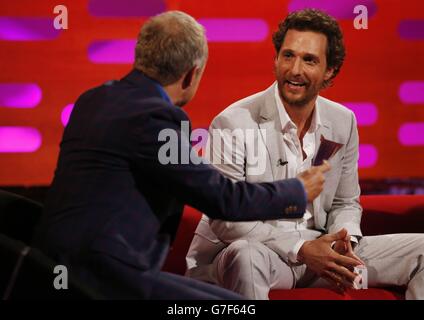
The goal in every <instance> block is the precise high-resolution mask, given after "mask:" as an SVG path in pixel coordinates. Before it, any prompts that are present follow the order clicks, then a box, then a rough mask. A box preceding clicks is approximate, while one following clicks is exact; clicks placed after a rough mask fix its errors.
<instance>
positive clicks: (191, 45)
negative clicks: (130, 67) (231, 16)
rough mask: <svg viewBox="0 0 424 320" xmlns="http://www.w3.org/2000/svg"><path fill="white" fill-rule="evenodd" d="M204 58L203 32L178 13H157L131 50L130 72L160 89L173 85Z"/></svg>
mask: <svg viewBox="0 0 424 320" xmlns="http://www.w3.org/2000/svg"><path fill="white" fill-rule="evenodd" d="M207 55H208V46H207V41H206V38H205V29H204V28H203V26H201V25H200V24H199V23H198V22H197V21H196V20H194V18H193V17H191V16H189V15H188V14H186V13H184V12H181V11H168V12H165V13H161V14H159V15H157V16H154V17H153V18H150V19H149V20H148V21H146V22H145V23H144V25H143V27H142V28H141V30H140V33H139V34H138V38H137V45H136V47H135V62H134V68H135V69H137V70H140V71H141V72H143V73H144V74H145V75H147V76H148V77H150V78H152V79H154V80H156V81H158V82H159V83H160V84H162V85H164V86H165V85H169V84H172V83H174V82H176V81H177V80H178V79H180V78H181V76H182V75H183V74H184V73H185V72H187V71H189V70H190V69H191V68H193V67H194V66H195V65H199V67H203V65H204V63H206V59H207Z"/></svg>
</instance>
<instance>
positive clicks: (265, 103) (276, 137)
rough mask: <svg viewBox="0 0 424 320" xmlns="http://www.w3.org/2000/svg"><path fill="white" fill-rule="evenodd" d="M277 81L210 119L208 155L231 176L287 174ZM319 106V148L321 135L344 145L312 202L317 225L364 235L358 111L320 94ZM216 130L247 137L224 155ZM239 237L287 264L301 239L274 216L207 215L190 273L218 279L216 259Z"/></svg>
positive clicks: (227, 140) (259, 178)
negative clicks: (226, 217)
mask: <svg viewBox="0 0 424 320" xmlns="http://www.w3.org/2000/svg"><path fill="white" fill-rule="evenodd" d="M274 86H275V83H274V84H273V85H272V86H271V87H269V88H268V89H267V90H265V91H263V92H259V93H257V94H255V95H252V96H250V97H247V98H245V99H242V100H240V101H237V102H236V103H234V104H232V105H231V106H229V107H228V108H226V109H225V110H224V111H223V112H221V113H220V114H219V115H218V116H217V117H216V118H215V119H214V120H213V121H212V124H211V126H210V129H209V131H210V138H209V140H208V148H207V150H208V151H209V152H208V153H207V157H208V158H209V160H210V161H211V162H212V164H213V165H214V166H215V167H216V168H217V169H218V170H220V171H221V172H222V173H224V174H225V175H226V176H228V177H230V178H232V179H233V180H244V181H248V182H269V181H274V180H278V179H285V178H287V172H286V170H287V166H284V165H282V163H284V161H285V159H286V154H285V148H284V145H283V144H284V139H283V133H282V129H281V122H280V119H279V114H278V110H277V104H276V101H275V95H274ZM315 108H316V111H317V112H319V116H320V119H321V123H322V126H320V128H319V129H318V131H317V133H316V147H317V148H316V150H318V147H319V143H320V137H321V135H323V136H324V137H325V138H326V139H329V140H332V141H335V142H338V143H341V144H343V147H342V148H341V149H340V150H339V151H338V152H337V153H336V154H335V156H333V157H332V158H331V159H330V161H329V162H330V165H331V170H330V171H329V172H328V173H327V174H326V182H325V185H324V191H323V192H322V193H321V195H320V196H319V197H317V198H316V199H315V200H314V202H313V206H312V207H313V209H312V211H313V212H312V214H313V216H314V223H315V228H316V229H317V230H319V231H321V232H325V233H333V232H337V231H339V230H340V229H341V228H346V229H347V230H348V232H349V234H350V235H354V236H357V237H360V236H362V234H361V230H360V222H361V214H362V208H361V206H360V204H359V195H360V188H359V184H358V166H357V163H358V131H357V126H356V119H355V116H354V114H353V112H352V111H350V110H349V109H347V108H345V107H343V106H342V105H340V104H338V103H335V102H332V101H330V100H328V99H325V98H323V97H320V96H318V98H317V100H316V104H315ZM214 129H215V133H216V130H217V129H230V130H227V132H226V133H225V132H224V133H222V132H221V135H220V136H219V137H220V139H222V140H223V145H224V146H225V145H227V146H228V145H229V144H232V142H231V141H232V140H233V139H234V135H236V136H237V138H239V139H244V141H243V143H237V144H236V147H235V148H233V150H231V152H232V154H226V152H225V151H226V150H225V149H224V152H222V147H221V146H219V145H218V147H217V146H216V145H214V143H213V142H214V141H213V140H214V139H215V140H216V139H217V137H218V135H216V134H212V132H213V131H214ZM236 129H237V130H236ZM240 129H241V130H240ZM231 130H235V131H232V132H233V135H231V134H230V131H231ZM249 130H250V132H253V134H254V136H255V137H254V138H255V139H253V140H252V139H250V140H249V139H248V138H249V136H248V135H247V134H243V132H248V131H249ZM234 132H235V133H234ZM248 140H249V141H248ZM252 141H254V143H252ZM229 159H230V160H232V161H228V160H229ZM249 159H250V161H249ZM252 159H256V160H257V161H256V165H252V163H253V162H254V161H252ZM258 159H259V160H258ZM218 160H227V162H231V163H217V162H220V161H218ZM221 162H224V161H221ZM238 239H254V240H256V241H260V242H262V243H263V244H265V245H266V246H268V247H269V248H271V249H272V250H274V251H275V252H276V253H277V254H278V255H279V256H280V257H281V258H282V259H283V260H285V261H286V262H287V263H289V264H290V261H289V259H288V253H289V251H290V250H291V249H292V248H293V246H294V245H295V244H296V242H297V241H298V239H297V238H293V237H291V236H290V233H288V232H284V230H281V229H280V228H276V225H275V221H251V222H227V221H222V220H210V219H209V218H207V217H206V216H205V215H203V217H202V219H201V221H200V223H199V225H198V227H197V229H196V232H195V236H194V238H193V241H192V243H191V246H190V249H189V251H188V254H187V259H186V260H187V267H188V269H187V275H189V276H191V277H194V278H197V279H200V280H205V281H209V282H216V280H215V270H213V267H212V262H213V259H214V258H215V256H216V255H217V254H218V253H219V252H220V251H221V250H222V249H223V248H225V247H226V246H227V245H228V244H230V243H231V242H233V241H235V240H238Z"/></svg>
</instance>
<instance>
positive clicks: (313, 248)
mask: <svg viewBox="0 0 424 320" xmlns="http://www.w3.org/2000/svg"><path fill="white" fill-rule="evenodd" d="M346 237H347V231H346V229H342V230H340V231H339V232H337V233H334V234H327V235H325V236H322V237H320V238H318V239H316V240H312V241H306V242H305V243H304V244H303V246H302V247H301V248H300V250H299V252H298V260H299V261H301V262H303V263H305V264H306V265H307V267H308V268H309V269H311V270H312V271H313V272H315V273H316V274H317V275H318V276H320V277H322V278H324V279H327V280H328V281H330V283H333V284H335V285H336V287H337V288H339V289H341V290H344V289H345V288H351V287H352V286H353V281H354V280H355V278H356V276H357V274H355V273H353V272H352V271H351V270H353V268H354V267H355V266H358V265H361V264H362V263H361V262H360V260H359V261H358V260H357V259H354V258H351V257H348V256H343V255H341V254H339V253H337V252H336V251H335V250H333V249H332V248H331V244H332V242H333V241H338V240H343V241H344V239H346ZM349 239H350V238H349Z"/></svg>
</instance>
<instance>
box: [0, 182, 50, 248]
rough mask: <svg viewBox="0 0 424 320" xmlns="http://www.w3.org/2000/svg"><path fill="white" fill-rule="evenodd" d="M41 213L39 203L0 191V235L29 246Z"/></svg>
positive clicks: (41, 208)
mask: <svg viewBox="0 0 424 320" xmlns="http://www.w3.org/2000/svg"><path fill="white" fill-rule="evenodd" d="M42 211H43V206H42V205H41V204H40V203H38V202H35V201H33V200H30V199H27V198H25V197H22V196H19V195H17V194H14V193H11V192H7V191H4V190H0V233H3V234H5V235H7V236H9V237H10V238H13V239H17V240H20V241H22V242H24V243H27V244H30V242H31V239H32V236H33V232H34V228H35V225H36V224H37V222H38V221H39V219H40V217H41V214H42Z"/></svg>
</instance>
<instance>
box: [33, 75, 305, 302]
mask: <svg viewBox="0 0 424 320" xmlns="http://www.w3.org/2000/svg"><path fill="white" fill-rule="evenodd" d="M181 121H189V119H188V117H187V115H186V113H185V112H184V111H183V110H182V109H181V108H179V107H176V106H174V105H172V104H171V103H170V102H169V100H168V99H167V96H166V94H165V93H164V91H163V89H162V88H161V87H160V86H159V84H158V83H156V82H155V81H153V80H151V79H149V78H147V77H146V76H144V75H143V74H142V73H140V72H139V71H136V70H133V71H132V72H130V73H129V74H128V75H127V76H126V77H124V78H123V79H122V80H120V81H110V82H108V83H106V84H104V85H102V86H100V87H97V88H94V89H91V90H89V91H87V92H85V93H84V94H82V95H81V97H80V98H79V99H78V101H77V102H76V104H75V107H74V110H73V112H72V114H71V117H70V120H69V123H68V125H67V127H66V128H65V131H64V134H63V139H62V142H61V146H60V154H59V160H58V164H57V169H56V171H55V176H54V180H53V182H52V185H51V189H50V190H49V194H48V197H47V200H46V204H45V214H44V216H43V218H42V222H41V224H40V225H39V228H38V230H37V235H36V238H35V244H36V245H37V246H39V247H40V248H41V249H42V250H44V251H45V252H46V253H48V254H49V255H51V256H52V257H54V258H56V259H57V260H58V261H59V262H61V263H63V264H66V265H68V266H69V267H70V268H72V269H73V270H76V271H77V272H78V273H79V274H80V276H81V277H83V278H84V277H85V280H87V281H90V278H91V277H92V276H91V274H92V273H93V270H94V273H97V275H98V276H99V277H100V278H101V275H99V274H101V273H102V272H104V273H105V275H106V274H108V275H110V274H111V273H110V270H109V271H106V270H104V269H105V268H110V269H111V270H115V269H116V273H119V272H121V273H122V272H123V271H119V270H120V267H119V265H120V264H121V265H125V266H126V267H131V268H133V269H135V270H137V271H138V272H140V273H143V272H146V273H155V272H158V271H159V270H160V268H161V267H162V263H163V261H164V259H165V257H166V255H167V252H168V248H169V244H170V241H171V239H172V238H173V236H174V234H175V232H176V229H177V227H178V223H179V220H180V217H181V214H182V210H183V206H184V204H188V205H191V206H193V207H195V208H197V209H199V210H200V211H202V212H204V213H205V214H207V215H208V216H210V217H211V218H214V219H225V220H233V221H239V220H268V219H275V218H283V217H287V216H285V215H284V210H285V208H286V207H288V206H296V207H297V208H298V209H297V211H296V212H293V214H292V216H293V217H299V216H302V215H303V212H304V211H305V207H306V197H305V192H304V189H303V186H302V184H301V182H300V181H299V180H297V179H288V180H285V181H277V182H274V183H261V184H249V183H246V182H237V183H233V182H232V181H230V180H229V179H227V178H226V177H224V176H223V175H221V174H220V173H218V171H216V170H214V169H213V168H212V167H211V166H210V165H208V164H194V163H192V162H190V163H188V164H167V165H163V164H161V163H160V162H159V161H158V151H159V149H160V147H161V146H162V145H163V142H159V141H158V135H159V132H161V130H163V129H173V130H175V131H176V132H177V133H178V144H186V145H187V144H188V146H186V147H187V148H191V146H189V144H190V143H189V140H188V138H187V137H186V136H184V135H182V134H181V130H180V128H181ZM94 256H97V257H101V256H102V257H103V258H104V257H107V262H106V261H104V262H100V261H103V260H101V259H99V260H96V259H93V257H94ZM93 261H97V262H93ZM89 265H90V266H91V267H90V268H91V271H90V276H87V273H86V270H87V269H89V268H88V267H87V266H89ZM106 265H108V267H106ZM86 267H87V268H86ZM111 272H112V273H113V272H114V271H111ZM124 273H125V272H124ZM126 276H128V275H125V274H121V275H117V277H116V279H115V280H113V279H109V280H107V279H103V280H105V281H109V282H113V281H115V282H119V281H121V280H122V281H127V282H137V279H134V278H133V276H128V277H127V278H128V279H125V278H126ZM107 277H109V276H105V278H107ZM103 280H101V281H103ZM142 287H143V289H142V295H145V296H148V290H149V284H148V283H144V284H143V285H142ZM137 290H139V289H137Z"/></svg>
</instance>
